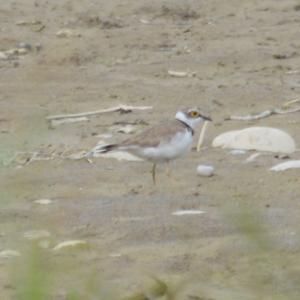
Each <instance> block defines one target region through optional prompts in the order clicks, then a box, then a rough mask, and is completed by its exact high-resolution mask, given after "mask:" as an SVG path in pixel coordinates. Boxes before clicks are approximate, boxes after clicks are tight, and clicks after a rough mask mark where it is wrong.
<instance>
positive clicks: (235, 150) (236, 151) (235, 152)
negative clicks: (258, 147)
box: [230, 149, 247, 155]
mask: <svg viewBox="0 0 300 300" xmlns="http://www.w3.org/2000/svg"><path fill="white" fill-rule="evenodd" d="M246 153H247V151H245V150H241V149H233V150H231V151H230V154H232V155H244V154H246Z"/></svg>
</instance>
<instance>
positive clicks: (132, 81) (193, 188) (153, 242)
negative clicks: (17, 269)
mask: <svg viewBox="0 0 300 300" xmlns="http://www.w3.org/2000/svg"><path fill="white" fill-rule="evenodd" d="M296 4H297V2H296V1H289V0H286V1H275V0H266V1H255V0H253V1H238V0H230V1H216V0H211V1H199V0H198V1H196V0H190V1H179V0H174V1H172V0H169V1H158V0H154V1H146V0H140V1H132V0H128V1H121V0H113V1H103V0H98V1H96V0H94V1H88V0H72V1H67V0H64V1H57V0H52V1H32V0H22V1H20V0H19V1H2V3H1V5H0V41H1V43H0V47H1V49H0V50H2V51H4V50H8V49H12V48H15V47H16V45H18V44H19V43H28V44H30V45H31V46H32V49H31V51H28V53H25V54H20V55H13V56H12V57H10V58H9V59H2V60H1V59H0V72H1V79H0V88H1V93H0V111H1V114H0V129H1V132H0V135H1V157H2V161H3V162H4V163H5V162H7V161H8V160H9V159H10V158H11V157H12V156H13V155H14V154H15V153H16V152H17V151H36V150H37V149H48V150H47V151H48V152H51V151H54V152H55V153H60V152H62V151H64V150H66V151H71V152H72V153H73V152H74V153H76V152H79V151H81V150H88V149H90V148H91V147H93V146H94V145H95V144H96V143H97V142H98V141H99V140H100V137H99V136H98V135H100V134H107V133H111V134H112V135H113V136H112V138H111V139H110V140H109V141H118V140H120V139H123V138H126V137H127V136H128V135H126V134H121V133H116V132H115V127H114V125H115V123H116V122H133V123H141V122H140V121H141V120H142V121H143V122H142V124H141V125H138V126H137V130H140V129H142V128H144V127H146V126H148V125H145V124H149V125H151V124H155V123H157V122H158V121H159V120H163V119H165V118H173V116H174V114H175V112H176V111H177V110H178V109H179V108H181V107H191V106H199V107H201V108H202V109H203V110H205V111H208V112H209V113H210V114H211V116H212V117H213V119H214V122H213V124H211V125H210V126H209V128H208V132H207V136H206V139H205V148H204V150H203V151H201V152H200V153H197V152H195V151H191V152H190V153H189V154H188V155H187V157H185V158H182V159H179V160H177V161H175V162H174V163H173V165H172V169H173V176H172V178H169V177H167V176H166V175H165V171H164V167H163V166H160V167H159V168H158V184H157V186H155V187H154V186H153V185H152V182H151V176H150V164H149V163H147V162H126V161H125V162H124V161H123V162H119V161H117V160H114V159H103V158H99V159H97V160H94V163H93V164H89V163H88V162H86V161H84V160H69V159H62V158H59V157H57V158H56V159H54V160H48V161H40V162H32V163H30V164H28V165H22V164H20V163H17V162H14V163H11V164H9V165H8V166H6V167H3V168H1V169H0V186H1V210H0V214H1V218H0V223H1V231H0V250H4V249H14V250H18V251H20V252H21V254H22V253H23V252H22V251H25V250H23V249H26V248H28V247H29V246H30V245H31V243H30V242H29V241H28V240H26V239H25V238H24V236H23V235H24V232H26V231H28V230H36V229H43V230H48V231H49V232H50V233H51V239H49V242H50V248H51V247H53V246H54V245H55V244H57V243H58V242H61V241H64V240H70V239H80V240H85V241H86V242H87V243H88V244H89V248H88V249H83V250H79V251H76V252H73V251H71V252H67V253H64V254H60V255H57V254H55V255H54V254H52V252H51V250H49V254H48V255H49V256H54V257H52V259H53V261H54V265H55V266H59V265H61V264H62V262H64V264H65V268H64V272H60V273H59V275H57V276H58V277H57V280H56V282H55V286H54V287H53V289H52V291H51V294H52V295H53V299H67V298H66V296H65V294H66V293H67V291H68V289H70V288H71V287H72V286H75V287H76V288H77V289H79V290H80V289H81V288H80V287H81V286H84V284H85V279H86V277H88V276H89V275H88V274H97V275H98V276H100V279H99V280H100V281H101V282H102V281H104V282H106V283H107V285H108V286H109V285H110V284H111V285H112V286H111V287H112V288H111V290H113V291H116V294H118V295H122V296H125V295H130V294H132V293H135V292H138V291H140V290H142V289H143V282H144V280H145V278H147V276H149V274H150V275H151V274H155V276H157V277H158V278H162V279H163V280H165V281H166V282H168V283H169V284H170V285H171V286H172V284H173V285H174V286H177V287H178V286H179V287H181V288H179V291H178V293H177V294H176V295H177V297H178V298H180V299H198V300H204V299H205V300H208V299H210V300H219V299H222V300H223V299H228V300H229V299H230V300H232V299H299V297H300V296H299V295H300V289H299V286H300V273H299V272H300V255H299V252H298V251H299V246H300V243H299V213H300V211H299V208H300V204H299V196H300V190H299V183H300V176H299V171H297V170H295V171H289V172H285V173H280V174H279V173H276V174H274V173H272V172H270V171H268V169H269V168H270V167H271V166H272V165H273V164H275V163H279V162H281V161H282V159H280V158H276V157H275V155H270V154H269V155H262V156H260V157H258V158H257V159H256V160H255V161H254V162H252V163H248V164H245V163H244V161H245V159H246V158H247V157H248V156H249V155H250V154H251V153H248V154H246V155H241V156H233V155H231V154H229V151H225V150H221V149H213V148H211V147H210V145H211V141H212V139H213V138H214V137H215V136H216V135H217V134H219V133H221V132H224V131H226V130H229V129H239V128H244V127H246V126H251V125H262V126H274V127H277V128H281V129H283V130H286V131H287V132H289V133H290V134H291V135H292V136H293V137H294V138H295V140H296V142H297V143H298V145H299V144H300V135H299V125H300V117H299V113H295V114H290V115H280V116H272V117H269V118H266V119H261V120H259V121H255V122H246V123H245V122H233V121H224V118H225V117H226V116H228V115H230V114H235V115H238V114H240V115H244V114H249V113H253V112H261V111H263V110H265V109H269V108H273V107H280V106H281V105H282V104H283V103H284V102H286V101H288V100H291V99H295V98H297V97H298V96H299V90H300V80H299V64H300V56H299V51H300V50H299V48H300V31H299V22H300V15H299V10H297V9H295V5H296ZM61 29H68V30H69V31H68V32H67V36H63V37H58V36H57V35H56V33H57V32H58V31H59V30H61ZM168 70H175V71H187V72H190V73H194V75H193V76H187V77H184V78H176V77H171V76H170V75H168V73H167V71H168ZM119 103H123V104H128V105H151V106H153V110H149V111H139V112H132V113H128V114H119V113H111V114H106V115H101V116H95V117H90V118H89V120H88V121H85V122H79V123H72V124H63V125H60V126H56V127H53V126H50V125H49V123H48V122H47V121H46V117H47V116H48V115H53V114H60V113H76V112H84V111H91V110H97V109H102V108H107V107H111V106H114V105H118V104H119ZM143 124H144V125H143ZM49 149H50V150H49ZM58 156H59V155H58ZM290 157H291V158H295V159H299V158H300V156H299V152H298V153H295V154H292V155H290ZM200 163H204V164H212V165H214V167H215V169H216V175H215V176H213V177H211V178H201V177H197V176H196V167H197V165H198V164H200ZM20 166H21V167H20ZM40 198H48V199H52V200H53V202H52V203H51V204H50V205H45V206H43V205H38V204H35V203H34V202H33V201H34V200H36V199H40ZM178 209H200V210H203V211H205V212H206V213H205V214H203V215H200V216H182V217H175V216H173V215H172V212H173V211H175V210H178ZM247 216H248V217H249V218H250V220H254V221H253V224H261V226H262V228H264V229H265V230H266V231H267V234H266V235H267V236H268V237H269V238H270V239H271V240H272V242H270V243H271V244H268V245H267V246H265V247H260V243H259V240H260V238H259V237H257V236H256V235H255V236H254V238H253V235H252V233H251V232H252V231H251V230H250V231H251V232H250V234H249V235H248V236H247V230H248V229H249V228H248V227H247V226H246V225H243V224H244V223H243V221H244V220H245V218H246V219H247ZM247 222H248V221H247ZM247 222H246V223H247ZM248 223H249V222H248ZM248 223H247V224H248ZM249 224H252V221H251V222H250V223H249ZM251 226H252V225H251ZM251 226H250V227H251ZM247 228H248V229H247ZM250 229H251V228H250ZM248 233H249V232H248ZM258 236H260V235H259V234H258ZM251 237H252V238H253V239H251ZM261 238H262V239H263V240H265V239H266V237H265V236H262V237H261ZM261 249H262V250H261ZM23 256H24V255H23ZM21 257H22V256H21ZM12 260H13V259H1V261H0V287H1V288H0V290H1V292H0V295H1V297H0V298H1V299H12V298H11V297H13V295H14V294H15V293H16V288H17V287H16V286H14V284H12V283H11V278H10V276H9V271H8V270H10V267H11V261H12ZM51 268H52V267H51ZM106 287H107V286H106ZM108 289H110V288H108ZM174 289H175V288H174ZM287 295H289V296H288V297H287ZM197 297H198V298H197ZM293 297H294V298H293ZM51 299H52V298H51ZM82 299H95V298H87V297H86V298H84V297H83V298H82Z"/></svg>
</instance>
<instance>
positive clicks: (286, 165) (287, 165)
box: [270, 160, 300, 172]
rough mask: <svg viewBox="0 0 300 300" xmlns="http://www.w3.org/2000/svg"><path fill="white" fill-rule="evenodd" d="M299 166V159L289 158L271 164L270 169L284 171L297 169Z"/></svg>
mask: <svg viewBox="0 0 300 300" xmlns="http://www.w3.org/2000/svg"><path fill="white" fill-rule="evenodd" d="M297 168H300V160H289V161H286V162H283V163H280V164H278V165H275V166H273V167H272V168H271V169H270V170H271V171H276V172H278V171H285V170H288V169H297Z"/></svg>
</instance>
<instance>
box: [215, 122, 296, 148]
mask: <svg viewBox="0 0 300 300" xmlns="http://www.w3.org/2000/svg"><path fill="white" fill-rule="evenodd" d="M212 145H213V147H222V148H229V149H242V150H258V151H268V152H282V153H292V152H294V151H295V150H296V145H295V141H294V139H293V138H292V137H291V136H290V135H289V134H288V133H286V132H285V131H283V130H280V129H277V128H271V127H248V128H245V129H242V130H233V131H228V132H225V133H222V134H221V135H219V136H217V137H216V138H215V139H214V140H213V143H212Z"/></svg>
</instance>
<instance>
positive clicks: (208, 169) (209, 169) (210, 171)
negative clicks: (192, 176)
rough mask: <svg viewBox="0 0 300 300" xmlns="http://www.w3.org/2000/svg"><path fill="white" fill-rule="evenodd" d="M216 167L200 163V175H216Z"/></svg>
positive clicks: (198, 168)
mask: <svg viewBox="0 0 300 300" xmlns="http://www.w3.org/2000/svg"><path fill="white" fill-rule="evenodd" d="M214 170H215V169H214V167H213V166H207V165H199V166H198V167H197V174H198V175H199V176H204V177H210V176H213V175H214Z"/></svg>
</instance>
